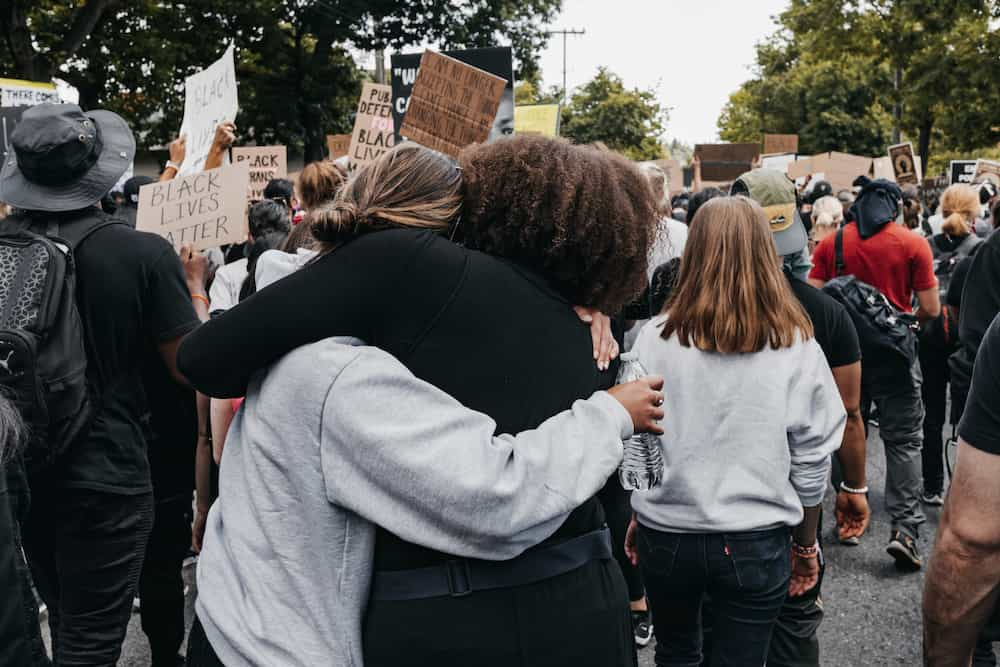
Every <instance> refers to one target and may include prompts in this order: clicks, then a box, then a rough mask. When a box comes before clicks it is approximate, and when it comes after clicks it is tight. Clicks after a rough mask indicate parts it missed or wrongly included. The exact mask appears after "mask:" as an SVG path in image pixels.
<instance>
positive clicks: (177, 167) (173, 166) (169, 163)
mask: <svg viewBox="0 0 1000 667" xmlns="http://www.w3.org/2000/svg"><path fill="white" fill-rule="evenodd" d="M163 168H164V169H165V170H166V169H173V170H174V171H176V172H180V170H181V166H180V165H179V164H177V163H176V162H174V161H173V160H167V163H166V164H165V165H163Z"/></svg>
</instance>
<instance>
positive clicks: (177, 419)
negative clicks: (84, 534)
mask: <svg viewBox="0 0 1000 667" xmlns="http://www.w3.org/2000/svg"><path fill="white" fill-rule="evenodd" d="M142 383H143V387H144V388H145V390H146V404H147V414H146V423H147V425H148V427H149V430H148V433H147V441H148V443H149V445H148V447H147V450H148V456H149V467H150V473H151V475H152V480H153V495H154V496H156V500H157V501H164V500H170V499H174V498H180V497H187V499H188V502H189V503H190V500H191V492H192V491H193V490H194V459H195V449H196V448H197V446H198V409H197V404H196V403H195V396H194V390H193V389H191V388H189V387H182V386H181V385H179V384H178V383H177V382H176V381H175V380H174V379H173V377H171V375H170V372H169V371H168V370H167V367H166V365H165V364H164V363H163V358H162V357H161V356H160V354H159V352H158V351H157V350H156V349H155V348H154V347H152V346H150V348H149V350H148V351H147V353H146V355H145V359H144V360H143V364H142Z"/></svg>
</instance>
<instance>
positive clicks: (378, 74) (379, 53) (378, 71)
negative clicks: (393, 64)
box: [375, 49, 386, 83]
mask: <svg viewBox="0 0 1000 667" xmlns="http://www.w3.org/2000/svg"><path fill="white" fill-rule="evenodd" d="M375 83H386V80H385V50H384V49H375Z"/></svg>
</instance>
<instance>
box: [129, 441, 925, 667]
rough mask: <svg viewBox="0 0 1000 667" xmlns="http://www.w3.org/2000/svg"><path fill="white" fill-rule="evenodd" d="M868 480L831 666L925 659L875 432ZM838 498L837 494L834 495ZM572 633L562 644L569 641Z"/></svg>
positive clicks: (828, 645) (837, 589) (841, 558)
mask: <svg viewBox="0 0 1000 667" xmlns="http://www.w3.org/2000/svg"><path fill="white" fill-rule="evenodd" d="M868 480H869V486H870V487H871V489H872V493H871V497H870V499H871V503H872V509H873V519H872V525H871V529H870V530H869V532H868V534H866V535H865V537H864V538H863V540H862V542H861V545H860V546H857V547H844V546H841V545H840V544H838V543H837V541H836V539H835V537H834V534H833V508H832V497H831V498H828V499H827V509H826V512H825V513H824V520H825V525H824V535H825V536H826V537H825V543H826V545H827V546H826V548H825V553H826V558H827V570H826V579H825V581H824V585H823V601H824V607H825V609H826V618H825V619H824V621H823V625H822V626H821V628H820V646H821V651H822V654H821V662H822V664H823V665H865V666H867V665H912V666H917V665H919V664H920V662H921V661H920V637H921V629H920V595H921V590H922V586H923V573H916V574H900V573H898V572H897V571H896V569H895V567H894V566H893V562H892V559H891V558H890V557H889V556H888V555H887V554H886V553H885V545H886V543H887V542H888V540H889V517H888V515H887V514H886V511H885V503H884V494H883V490H884V484H885V457H884V454H883V450H882V442H881V440H880V439H879V438H878V435H877V431H875V430H874V429H873V432H872V435H871V436H870V437H869V440H868ZM831 495H832V494H831ZM925 509H926V512H927V524H926V525H925V526H924V529H923V531H922V534H921V540H920V547H921V551H922V553H923V555H924V558H925V561H926V560H927V559H928V557H929V555H930V551H931V548H932V546H933V538H934V534H935V531H936V529H937V524H938V519H939V516H940V510H939V509H936V508H925ZM193 574H194V572H193V567H189V568H187V569H186V570H185V579H186V580H187V581H188V582H189V584H190V588H191V591H190V593H189V595H188V622H189V623H190V621H191V619H192V617H193V609H192V606H193V598H194V582H193ZM567 640H568V639H566V638H564V639H562V640H560V641H567ZM118 664H119V667H147V665H149V647H148V645H147V643H146V637H145V635H143V633H142V630H141V628H140V625H139V615H138V614H133V616H132V622H131V623H130V625H129V631H128V637H127V639H126V642H125V647H124V650H123V654H122V658H121V660H120V661H119V663H118ZM639 664H640V665H641V666H642V667H651V666H652V665H653V645H650V646H649V647H647V648H645V649H643V650H642V651H640V653H639Z"/></svg>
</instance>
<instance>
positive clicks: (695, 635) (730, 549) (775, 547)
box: [636, 526, 791, 667]
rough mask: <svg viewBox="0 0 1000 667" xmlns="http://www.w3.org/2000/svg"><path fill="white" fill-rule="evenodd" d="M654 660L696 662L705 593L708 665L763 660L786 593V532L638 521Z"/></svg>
mask: <svg viewBox="0 0 1000 667" xmlns="http://www.w3.org/2000/svg"><path fill="white" fill-rule="evenodd" d="M636 547H637V549H638V551H639V567H640V568H641V569H642V577H643V581H644V582H645V584H646V594H647V595H648V596H649V604H650V607H651V608H652V611H653V624H654V627H655V633H656V664H657V666H658V667H667V666H671V667H674V666H676V667H681V666H683V667H699V665H701V664H702V624H701V610H702V600H703V598H704V596H705V595H706V594H708V595H710V596H711V598H712V628H713V632H712V644H713V646H712V655H711V656H710V657H709V660H708V662H707V664H709V665H713V666H714V665H762V664H764V660H765V659H766V658H767V655H768V647H769V644H770V641H771V634H772V632H773V629H774V625H775V623H776V621H777V619H778V614H779V613H780V611H781V607H782V604H784V602H785V598H786V596H787V594H788V580H789V578H790V577H791V557H790V553H791V534H790V531H789V530H788V529H787V528H781V529H776V530H769V531H761V532H754V533H730V534H725V535H723V534H681V533H664V532H660V531H655V530H650V529H648V528H645V527H642V526H640V527H639V532H638V535H637V539H636Z"/></svg>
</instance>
